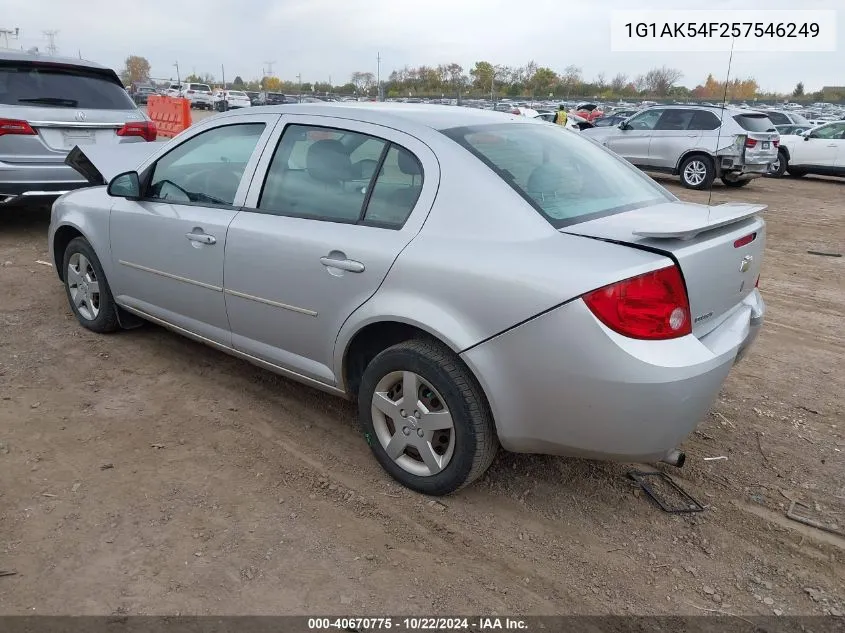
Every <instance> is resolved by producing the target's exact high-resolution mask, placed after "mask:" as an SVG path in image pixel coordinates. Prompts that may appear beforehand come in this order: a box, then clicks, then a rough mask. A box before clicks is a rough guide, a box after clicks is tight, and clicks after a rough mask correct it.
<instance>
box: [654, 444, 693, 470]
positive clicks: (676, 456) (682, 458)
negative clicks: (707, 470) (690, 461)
mask: <svg viewBox="0 0 845 633" xmlns="http://www.w3.org/2000/svg"><path fill="white" fill-rule="evenodd" d="M660 461H661V462H663V463H664V464H669V465H670V466H675V467H677V468H683V466H684V462H686V461H687V455H686V453H684V452H683V451H679V450H678V449H677V448H676V449H674V450H671V451H669V452H668V453H666V455H665V456H664V457H663V459H661V460H660Z"/></svg>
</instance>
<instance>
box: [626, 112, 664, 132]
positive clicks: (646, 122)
mask: <svg viewBox="0 0 845 633" xmlns="http://www.w3.org/2000/svg"><path fill="white" fill-rule="evenodd" d="M662 114H663V110H646V111H645V112H643V113H642V114H638V115H637V116H635V117H632V118H631V119H629V120H628V127H630V128H631V129H632V130H653V129H654V126H655V125H657V121H658V120H659V119H660V116H661V115H662Z"/></svg>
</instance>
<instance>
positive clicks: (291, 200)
mask: <svg viewBox="0 0 845 633" xmlns="http://www.w3.org/2000/svg"><path fill="white" fill-rule="evenodd" d="M421 188H422V167H421V166H420V163H419V161H418V160H417V158H416V157H415V156H414V155H413V154H411V153H410V152H408V151H407V150H406V149H404V148H402V147H399V146H398V145H393V144H391V143H390V142H388V141H386V140H384V139H380V138H376V137H373V136H369V135H366V134H361V133H359V132H352V131H348V130H338V129H334V128H323V127H315V126H304V125H289V126H288V127H287V128H285V131H284V134H283V135H282V138H281V140H280V141H279V145H278V147H277V148H276V153H275V154H274V156H273V160H272V162H271V163H270V167H269V169H268V170H267V176H266V179H265V181H264V187H263V189H262V191H261V197H260V199H259V202H258V210H259V211H263V212H265V213H271V214H275V215H285V216H293V217H301V218H310V219H315V220H325V221H330V222H345V223H363V224H370V225H373V226H380V227H385V228H401V226H402V225H403V224H404V223H405V220H406V219H407V218H408V216H409V215H410V213H411V210H412V209H413V207H414V204H415V203H416V201H417V198H418V197H419V192H420V190H421Z"/></svg>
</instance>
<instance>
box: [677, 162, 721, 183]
mask: <svg viewBox="0 0 845 633" xmlns="http://www.w3.org/2000/svg"><path fill="white" fill-rule="evenodd" d="M679 171H680V176H681V184H682V185H683V186H684V187H686V188H687V189H698V190H701V189H708V188H709V187H710V185H712V184H713V180H714V179H715V178H716V168H715V167H714V166H713V159H711V158H710V157H709V156H706V155H704V154H693V155H692V156H687V157H686V158H685V159H684V160H683V162H682V163H681V168H680V170H679Z"/></svg>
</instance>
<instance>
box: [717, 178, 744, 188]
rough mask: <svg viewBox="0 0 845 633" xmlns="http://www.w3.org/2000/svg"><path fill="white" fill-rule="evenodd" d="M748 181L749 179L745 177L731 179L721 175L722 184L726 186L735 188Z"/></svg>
mask: <svg viewBox="0 0 845 633" xmlns="http://www.w3.org/2000/svg"><path fill="white" fill-rule="evenodd" d="M749 182H751V180H750V179H747V178H746V179H745V180H731V179H730V178H728V177H726V176H722V184H724V185H725V186H726V187H733V188H735V189H738V188H739V187H744V186H745V185H747V184H748V183H749Z"/></svg>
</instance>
